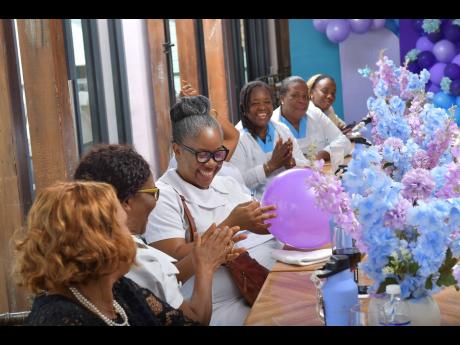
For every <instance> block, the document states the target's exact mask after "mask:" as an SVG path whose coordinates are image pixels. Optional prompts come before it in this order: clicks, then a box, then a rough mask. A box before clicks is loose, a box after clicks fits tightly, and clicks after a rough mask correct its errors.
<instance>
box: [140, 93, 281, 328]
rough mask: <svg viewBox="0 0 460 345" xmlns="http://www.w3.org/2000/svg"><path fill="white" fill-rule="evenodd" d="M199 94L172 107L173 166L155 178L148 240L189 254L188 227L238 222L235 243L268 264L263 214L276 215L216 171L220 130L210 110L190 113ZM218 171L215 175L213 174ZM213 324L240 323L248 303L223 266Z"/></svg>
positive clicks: (202, 229)
mask: <svg viewBox="0 0 460 345" xmlns="http://www.w3.org/2000/svg"><path fill="white" fill-rule="evenodd" d="M197 102H198V103H199V102H206V100H204V99H203V98H202V97H200V96H192V97H183V98H180V99H179V100H178V102H177V103H176V104H175V105H174V106H173V107H172V109H171V111H170V115H171V121H172V131H173V134H172V137H173V150H174V154H175V156H176V159H177V168H176V169H170V170H168V171H167V172H166V173H164V174H163V176H161V177H160V178H159V179H158V181H157V187H159V188H160V189H161V193H162V194H161V198H160V199H159V200H158V203H157V206H156V207H155V209H154V210H153V211H152V213H151V214H150V216H149V223H148V226H147V231H146V233H145V235H144V237H145V239H146V242H147V243H149V244H150V245H152V246H154V247H155V248H157V249H160V250H161V251H164V252H166V253H167V254H169V255H171V256H172V257H174V258H176V259H178V260H180V259H181V258H183V257H185V256H187V255H188V254H189V253H190V250H191V249H192V247H193V245H192V243H190V229H191V228H192V227H195V228H196V229H197V231H198V233H200V234H202V236H205V235H204V234H205V233H206V232H207V231H206V230H207V229H208V228H209V226H210V225H211V224H212V223H216V224H217V226H218V227H224V226H229V227H232V226H239V227H240V228H241V229H242V230H247V231H246V232H245V234H246V236H247V239H245V240H243V241H241V242H240V243H237V246H240V247H244V248H246V249H247V250H248V253H249V255H250V256H251V257H253V258H255V259H256V260H257V261H258V262H259V263H260V264H262V265H264V266H266V267H267V268H270V267H271V266H272V265H273V264H274V262H275V261H274V259H272V258H271V250H273V249H274V248H279V244H278V243H277V242H276V241H275V240H274V239H273V236H272V235H270V234H269V233H268V227H269V225H268V224H265V223H264V221H265V220H266V219H270V218H273V217H275V214H273V213H272V211H273V210H274V206H266V207H262V206H261V205H260V204H259V203H258V202H256V201H253V200H251V196H250V195H249V194H247V193H245V192H244V190H243V188H242V186H241V185H240V183H238V182H237V181H236V180H235V179H234V178H232V177H230V176H219V175H217V173H218V171H219V170H220V168H221V167H222V164H223V162H224V161H225V159H226V158H227V155H228V151H229V150H228V149H227V148H226V147H225V146H224V144H223V135H222V129H221V127H220V125H219V123H218V122H217V121H216V120H215V119H214V118H213V117H212V116H209V115H203V114H200V113H196V114H193V113H190V112H189V111H188V109H190V108H191V107H197V104H196V103H197ZM216 175H217V176H216ZM193 279H194V278H193V277H192V279H190V280H188V281H187V282H186V283H185V284H184V285H183V287H182V293H183V294H184V296H188V295H189V294H190V293H191V291H192V290H191V288H192V287H193ZM212 293H213V297H212V301H213V312H212V318H211V323H210V324H211V325H242V324H243V322H244V320H245V318H246V316H247V313H248V312H249V310H250V308H249V306H248V305H247V304H246V303H245V301H244V299H243V296H242V295H241V293H240V291H239V290H238V288H237V286H236V284H235V283H234V281H233V278H232V276H231V275H230V272H229V271H228V269H227V268H226V267H221V268H219V269H218V270H217V271H216V273H215V275H214V283H213V291H212Z"/></svg>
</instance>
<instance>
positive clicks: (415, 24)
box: [412, 19, 423, 35]
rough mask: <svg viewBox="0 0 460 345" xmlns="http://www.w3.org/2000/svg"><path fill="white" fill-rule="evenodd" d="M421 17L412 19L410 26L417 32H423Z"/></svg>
mask: <svg viewBox="0 0 460 345" xmlns="http://www.w3.org/2000/svg"><path fill="white" fill-rule="evenodd" d="M422 25H423V19H413V20H412V28H413V29H414V30H415V32H417V33H418V34H420V35H421V34H423V27H422Z"/></svg>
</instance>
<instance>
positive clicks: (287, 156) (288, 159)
mask: <svg viewBox="0 0 460 345" xmlns="http://www.w3.org/2000/svg"><path fill="white" fill-rule="evenodd" d="M292 149H293V144H292V140H291V138H289V139H288V140H286V141H285V142H284V143H283V142H282V140H281V138H279V139H278V141H277V142H276V145H275V148H274V149H273V153H272V157H271V158H270V160H269V161H268V162H267V164H268V168H269V174H271V173H272V172H273V171H275V170H277V169H279V168H281V167H287V166H290V165H291V164H292Z"/></svg>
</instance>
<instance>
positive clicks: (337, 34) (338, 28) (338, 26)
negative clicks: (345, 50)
mask: <svg viewBox="0 0 460 345" xmlns="http://www.w3.org/2000/svg"><path fill="white" fill-rule="evenodd" d="M349 34H350V23H349V22H348V20H345V19H333V20H331V21H330V22H329V23H328V24H327V28H326V36H327V38H329V40H330V41H331V42H334V43H340V42H342V41H345V40H346V39H347V37H348V35H349Z"/></svg>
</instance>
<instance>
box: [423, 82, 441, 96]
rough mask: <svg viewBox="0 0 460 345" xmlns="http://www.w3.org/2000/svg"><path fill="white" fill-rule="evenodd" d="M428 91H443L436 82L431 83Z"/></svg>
mask: <svg viewBox="0 0 460 345" xmlns="http://www.w3.org/2000/svg"><path fill="white" fill-rule="evenodd" d="M426 91H427V92H433V93H434V94H436V93H438V92H440V91H441V88H440V87H439V85H436V84H430V85H429V86H428V88H427V89H426Z"/></svg>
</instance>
